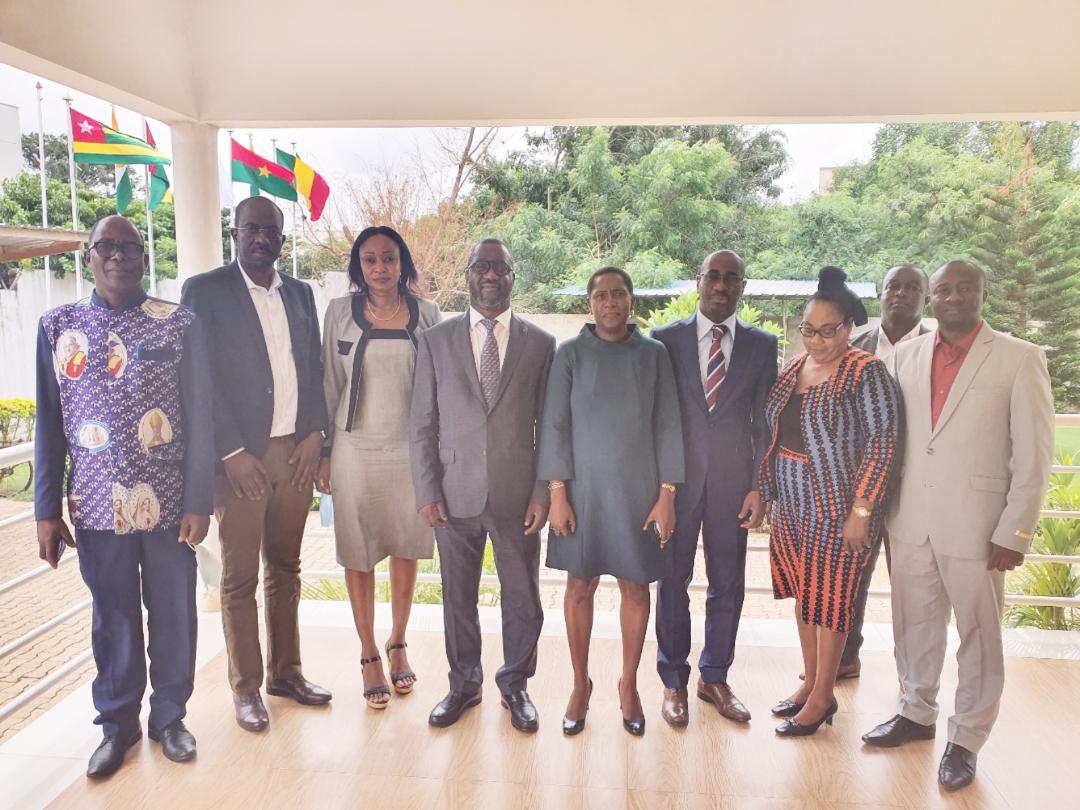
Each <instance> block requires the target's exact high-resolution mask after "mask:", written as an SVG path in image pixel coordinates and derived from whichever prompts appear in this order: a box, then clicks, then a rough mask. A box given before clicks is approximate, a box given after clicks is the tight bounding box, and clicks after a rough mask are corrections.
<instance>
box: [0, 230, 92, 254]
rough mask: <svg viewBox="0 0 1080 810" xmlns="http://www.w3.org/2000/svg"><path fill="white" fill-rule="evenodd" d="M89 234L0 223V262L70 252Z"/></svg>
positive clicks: (80, 245) (80, 246)
mask: <svg viewBox="0 0 1080 810" xmlns="http://www.w3.org/2000/svg"><path fill="white" fill-rule="evenodd" d="M89 236H90V234H89V233H87V232H86V231H59V230H52V229H50V228H30V227H19V226H15V225H0V262H13V261H19V260H20V259H33V258H36V257H38V256H51V255H53V254H54V253H70V252H71V251H73V250H80V249H81V248H82V246H83V245H84V244H85V243H86V240H87V239H88V238H89Z"/></svg>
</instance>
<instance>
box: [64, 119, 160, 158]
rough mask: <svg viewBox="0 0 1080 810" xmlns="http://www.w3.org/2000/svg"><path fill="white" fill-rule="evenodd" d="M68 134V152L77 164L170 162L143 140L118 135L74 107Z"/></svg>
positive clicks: (118, 133)
mask: <svg viewBox="0 0 1080 810" xmlns="http://www.w3.org/2000/svg"><path fill="white" fill-rule="evenodd" d="M71 133H72V139H71V150H72V152H73V153H74V155H75V162H76V163H101V164H106V165H108V164H110V163H111V164H129V163H143V164H145V163H149V164H151V165H155V164H156V165H161V166H166V165H168V164H170V163H172V161H171V160H169V159H168V158H167V157H166V156H165V155H163V154H162V153H161V152H159V151H158V150H157V149H155V148H154V147H152V146H151V145H150V144H148V143H147V142H146V141H140V140H139V139H138V138H132V137H131V136H130V135H124V134H123V133H122V132H117V131H116V130H115V129H113V128H112V127H107V126H105V125H104V124H102V123H101V122H100V121H96V120H94V119H93V118H90V117H89V116H86V115H83V114H82V113H81V112H78V111H77V110H75V109H74V108H72V109H71Z"/></svg>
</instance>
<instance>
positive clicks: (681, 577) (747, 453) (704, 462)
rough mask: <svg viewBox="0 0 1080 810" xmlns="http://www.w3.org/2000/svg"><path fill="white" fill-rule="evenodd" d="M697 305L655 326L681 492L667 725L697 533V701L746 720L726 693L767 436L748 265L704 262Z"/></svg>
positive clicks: (663, 650)
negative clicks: (677, 441)
mask: <svg viewBox="0 0 1080 810" xmlns="http://www.w3.org/2000/svg"><path fill="white" fill-rule="evenodd" d="M697 282H698V295H699V306H698V310H697V311H696V312H695V313H694V314H693V315H691V316H689V317H688V318H684V319H682V320H679V321H675V322H674V323H670V324H666V325H664V326H661V327H658V328H657V329H656V330H654V331H653V337H655V338H656V339H657V340H659V341H661V342H662V343H663V344H664V345H665V346H667V349H668V353H669V355H670V356H671V364H672V366H673V368H674V370H675V381H676V386H677V388H678V392H679V407H680V410H681V411H682V424H683V442H684V446H685V453H686V483H684V484H680V485H679V488H678V492H677V493H676V495H675V515H676V517H675V534H674V537H673V538H672V545H673V546H674V569H673V572H672V573H671V575H670V576H667V577H665V578H664V579H662V580H660V583H659V586H658V588H657V597H656V638H657V645H658V650H657V670H658V671H659V673H660V678H661V679H662V680H663V682H664V702H663V709H662V714H663V717H664V719H665V720H666V721H667V722H668V723H669V724H671V725H673V726H685V725H686V723H687V721H688V719H689V715H688V707H687V683H688V682H689V680H690V665H689V664H688V663H687V656H688V655H689V654H690V598H689V596H688V594H687V587H688V586H689V584H690V581H691V579H693V576H694V558H695V556H696V555H697V546H698V535H699V533H700V534H701V536H702V539H703V542H704V546H705V570H706V574H707V575H708V580H709V590H708V595H707V597H706V600H705V647H704V649H703V650H702V653H701V658H700V659H699V661H698V667H699V669H700V672H701V679H700V681H699V683H698V689H697V694H698V697H699V698H701V699H702V700H704V701H706V702H707V703H711V704H712V705H713V706H715V707H716V709H717V711H719V712H720V714H722V715H723V716H724V717H727V718H728V719H730V720H734V721H736V722H746V721H747V720H749V719H750V713H749V712H748V711H747V710H746V707H745V706H744V705H743V704H742V702H741V701H740V700H739V699H738V698H737V697H736V696H735V694H734V693H733V692H732V691H731V688H730V687H729V686H728V683H727V677H728V669H729V668H730V666H731V663H732V661H733V660H734V657H735V636H736V634H737V633H738V630H739V615H740V613H741V612H742V604H743V594H744V589H745V578H746V536H747V530H748V529H751V528H755V527H757V526H758V525H760V524H761V520H762V518H763V516H764V505H763V504H762V500H761V496H760V494H759V493H758V492H757V489H756V479H757V469H758V466H759V464H760V461H761V457H762V455H763V454H764V452H765V450H766V448H767V446H768V439H769V427H768V425H767V424H766V422H765V413H764V406H765V398H766V397H767V396H768V393H769V389H770V388H771V387H772V384H773V382H774V381H775V380H776V372H777V369H776V358H777V340H776V337H775V336H773V335H770V334H769V333H768V332H765V331H764V330H762V329H758V328H757V327H754V326H750V325H748V324H746V323H743V322H742V321H739V320H738V319H737V318H736V317H735V310H736V308H737V307H738V304H739V298H740V297H741V296H742V293H743V290H744V289H745V287H746V265H745V263H744V262H743V260H742V259H741V258H740V257H739V255H738V254H736V253H735V252H733V251H730V250H718V251H716V252H715V253H711V254H709V255H708V256H707V257H705V261H704V262H702V264H701V270H700V271H699V272H698V276H697Z"/></svg>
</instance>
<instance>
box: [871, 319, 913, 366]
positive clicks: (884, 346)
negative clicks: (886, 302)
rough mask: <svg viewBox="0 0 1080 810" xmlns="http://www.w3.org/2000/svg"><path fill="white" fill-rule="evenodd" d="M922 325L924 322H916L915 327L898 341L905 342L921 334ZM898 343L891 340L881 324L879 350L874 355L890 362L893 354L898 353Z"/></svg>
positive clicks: (879, 328)
mask: <svg viewBox="0 0 1080 810" xmlns="http://www.w3.org/2000/svg"><path fill="white" fill-rule="evenodd" d="M921 326H922V322H921V321H920V322H919V323H917V324H915V328H914V329H912V330H911V331H910V332H908V333H907V334H906V335H904V336H903V337H902V338H900V339H899V340H898V341H896V343H903V342H904V341H905V340H911V339H912V338H917V337H918V336H919V327H921ZM896 343H893V342H892V341H891V340H889V336H888V335H886V334H885V330H884V329H882V328H881V327H880V326H879V327H878V336H877V350H876V351H875V352H874V356H875V357H877V358H878V359H879V360H881V361H882V362H883V363H888V362H889V361H890V360H892V356H893V354H895V353H896Z"/></svg>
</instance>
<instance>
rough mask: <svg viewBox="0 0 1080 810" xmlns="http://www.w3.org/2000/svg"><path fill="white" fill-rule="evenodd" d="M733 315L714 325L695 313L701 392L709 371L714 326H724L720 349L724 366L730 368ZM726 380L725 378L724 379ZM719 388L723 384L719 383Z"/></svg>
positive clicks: (732, 346)
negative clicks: (725, 330) (725, 329)
mask: <svg viewBox="0 0 1080 810" xmlns="http://www.w3.org/2000/svg"><path fill="white" fill-rule="evenodd" d="M735 321H736V318H735V313H732V314H731V317H729V318H728V319H727V320H726V321H722V322H721V323H717V324H714V323H713V322H712V321H710V320H709V319H708V318H706V317H705V316H704V315H702V314H701V310H700V309H699V310H698V311H697V356H698V366H699V367H700V369H701V390H702V391H704V390H705V383H706V381H707V378H708V369H709V349H711V348H712V340H713V337H712V328H713V327H714V326H726V327H727V334H726V335H724V337H723V338H721V340H720V348H721V349H723V351H724V366H726V367H727V368H731V353H732V352H733V351H734V350H735ZM725 379H726V377H725ZM720 385H721V386H723V385H724V383H723V382H722V381H721V383H720Z"/></svg>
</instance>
